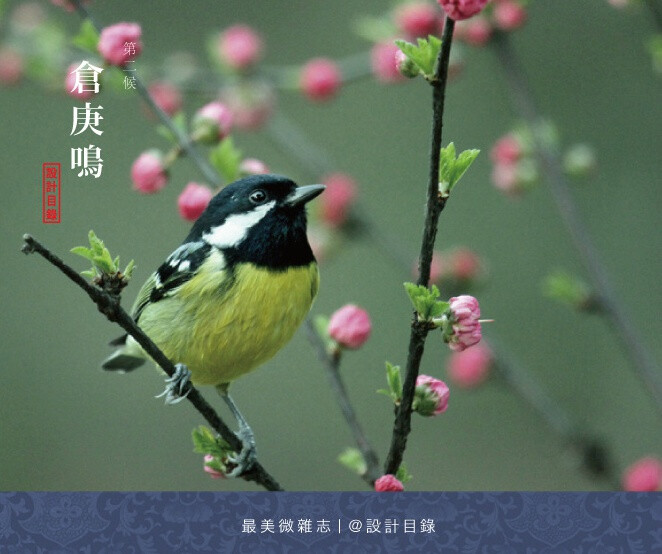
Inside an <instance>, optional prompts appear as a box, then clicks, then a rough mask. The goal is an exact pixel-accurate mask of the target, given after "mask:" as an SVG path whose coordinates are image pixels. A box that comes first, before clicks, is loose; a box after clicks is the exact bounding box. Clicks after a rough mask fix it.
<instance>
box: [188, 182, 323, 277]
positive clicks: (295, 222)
mask: <svg viewBox="0 0 662 554" xmlns="http://www.w3.org/2000/svg"><path fill="white" fill-rule="evenodd" d="M323 190H324V186H323V185H309V186H306V187H297V186H296V184H295V183H294V182H293V181H291V180H290V179H288V178H286V177H283V176H281V175H253V176H250V177H246V178H244V179H240V180H239V181H235V182H234V183H232V184H230V185H228V186H227V187H225V188H224V189H223V190H222V191H221V192H219V193H218V194H217V195H216V196H215V197H214V198H212V200H211V202H210V203H209V205H208V206H207V209H206V210H205V211H204V212H203V213H202V215H201V216H200V217H199V218H198V220H197V221H196V222H195V224H194V225H193V228H192V229H191V232H190V233H189V235H188V237H187V238H186V241H187V242H194V241H200V240H202V241H204V242H206V243H208V244H210V245H211V246H213V247H216V248H218V249H220V250H222V251H223V254H224V256H225V259H226V261H227V262H228V263H230V264H233V263H239V262H250V263H253V264H255V265H258V266H261V267H268V268H270V269H286V268H287V267H291V266H301V265H308V264H309V263H310V262H312V261H313V260H314V259H315V258H314V257H313V254H312V251H311V249H310V246H309V244H308V239H307V237H306V210H305V205H306V203H307V202H308V201H310V200H312V199H313V198H315V197H316V196H317V195H319V194H320V193H321V192H322V191H323Z"/></svg>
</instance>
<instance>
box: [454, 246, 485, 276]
mask: <svg viewBox="0 0 662 554" xmlns="http://www.w3.org/2000/svg"><path fill="white" fill-rule="evenodd" d="M451 268H452V269H451V271H452V272H453V277H455V279H457V280H458V281H468V280H470V279H474V278H475V277H476V276H477V275H478V272H479V271H480V258H479V257H478V256H477V255H476V253H474V252H472V251H471V250H469V249H468V248H458V249H457V250H455V251H454V252H453V253H452V254H451Z"/></svg>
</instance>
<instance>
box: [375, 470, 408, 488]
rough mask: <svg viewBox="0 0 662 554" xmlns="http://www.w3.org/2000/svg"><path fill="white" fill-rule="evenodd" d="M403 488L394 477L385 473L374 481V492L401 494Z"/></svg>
mask: <svg viewBox="0 0 662 554" xmlns="http://www.w3.org/2000/svg"><path fill="white" fill-rule="evenodd" d="M403 490H405V488H404V487H403V486H402V483H401V482H400V481H399V480H398V479H397V478H396V477H395V475H391V474H390V473H387V474H386V475H382V476H381V477H380V478H379V479H377V480H376V481H375V491H377V492H402V491H403Z"/></svg>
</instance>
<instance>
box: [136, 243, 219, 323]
mask: <svg viewBox="0 0 662 554" xmlns="http://www.w3.org/2000/svg"><path fill="white" fill-rule="evenodd" d="M210 248H211V247H210V246H209V245H208V244H207V243H205V242H202V241H198V242H186V243H184V244H182V245H181V246H180V247H179V248H177V250H175V251H174V252H173V253H172V254H170V256H168V258H167V259H166V261H165V262H163V263H162V264H161V266H160V267H159V268H158V269H157V270H156V271H155V272H154V273H152V275H150V277H149V279H147V281H146V282H145V284H144V285H143V286H142V288H141V289H140V292H139V293H138V297H137V298H136V301H135V302H134V304H133V307H132V308H131V315H132V316H133V319H134V320H135V321H138V319H139V318H140V314H141V313H142V311H143V310H144V309H145V307H146V306H147V305H148V304H153V303H154V302H158V301H159V300H161V299H163V298H166V297H168V296H171V295H172V294H174V293H175V291H176V290H177V289H178V288H179V287H181V286H182V285H183V284H184V283H186V282H187V281H188V280H189V279H190V278H191V277H193V276H194V275H195V274H196V272H197V271H198V269H199V268H200V266H201V265H202V262H204V260H205V258H206V256H207V254H208V253H209V250H210Z"/></svg>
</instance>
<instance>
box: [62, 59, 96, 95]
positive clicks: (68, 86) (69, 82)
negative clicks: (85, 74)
mask: <svg viewBox="0 0 662 554" xmlns="http://www.w3.org/2000/svg"><path fill="white" fill-rule="evenodd" d="M79 66H80V64H79V63H72V64H71V65H70V66H69V67H68V68H67V75H66V76H65V78H64V91H65V92H66V93H67V94H68V95H69V96H73V97H74V98H78V99H80V100H88V99H89V98H92V95H93V94H94V92H92V91H91V90H84V91H83V92H78V87H77V86H76V73H75V71H76V69H78V67H79Z"/></svg>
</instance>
